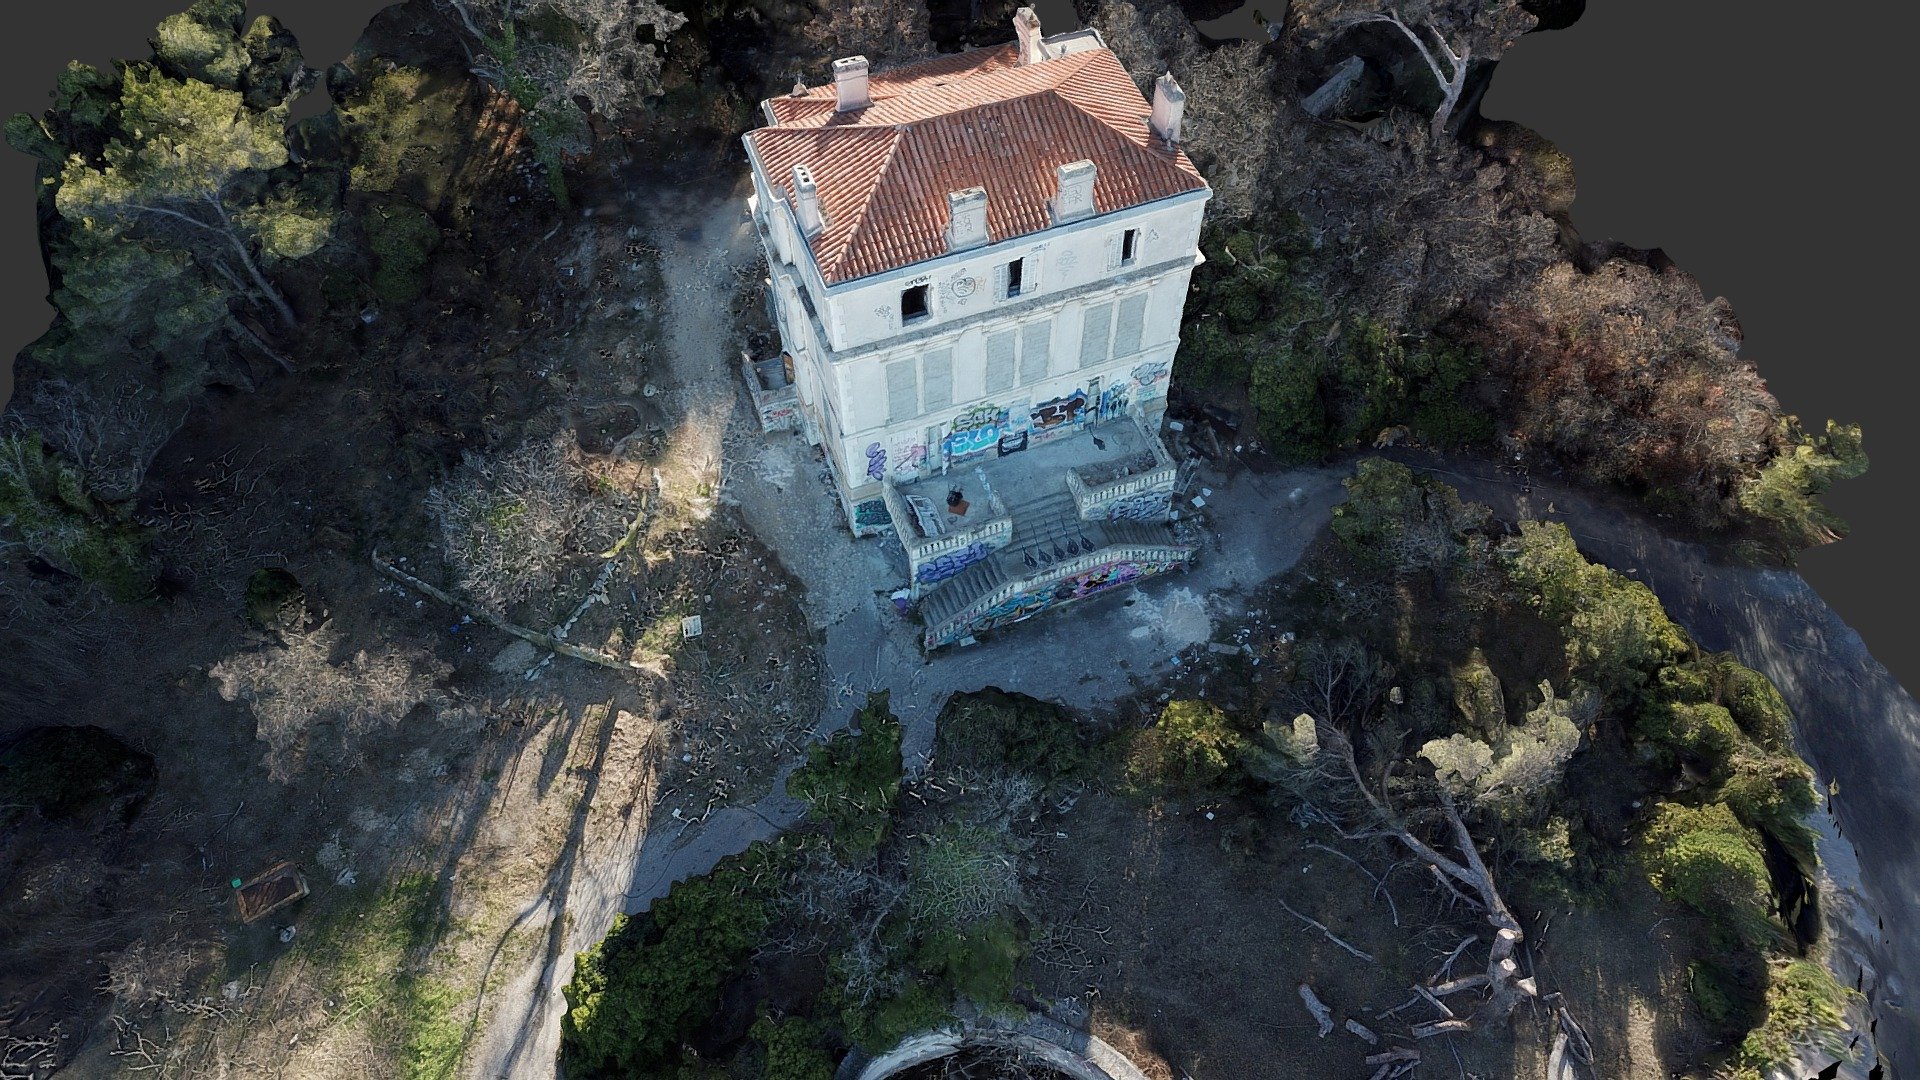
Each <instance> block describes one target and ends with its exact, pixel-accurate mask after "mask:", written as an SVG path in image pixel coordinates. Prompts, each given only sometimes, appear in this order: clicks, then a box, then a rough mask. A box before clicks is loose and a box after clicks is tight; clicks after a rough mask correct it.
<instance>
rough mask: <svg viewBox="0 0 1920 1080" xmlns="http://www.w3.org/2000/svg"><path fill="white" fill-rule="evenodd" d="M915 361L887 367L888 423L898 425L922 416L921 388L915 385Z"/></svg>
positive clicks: (899, 361)
mask: <svg viewBox="0 0 1920 1080" xmlns="http://www.w3.org/2000/svg"><path fill="white" fill-rule="evenodd" d="M918 381H919V380H918V379H916V378H915V377H914V371H913V361H911V360H898V361H895V362H894V363H891V364H888V365H887V423H889V424H897V423H900V422H901V421H902V420H911V419H913V418H914V417H916V416H919V415H920V395H919V390H920V388H919V387H918V386H916V385H915V383H917V382H918Z"/></svg>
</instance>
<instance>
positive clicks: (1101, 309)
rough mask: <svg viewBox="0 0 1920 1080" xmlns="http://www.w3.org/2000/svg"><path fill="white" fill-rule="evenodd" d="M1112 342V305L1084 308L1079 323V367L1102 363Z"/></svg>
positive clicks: (1104, 361) (1096, 305)
mask: <svg viewBox="0 0 1920 1080" xmlns="http://www.w3.org/2000/svg"><path fill="white" fill-rule="evenodd" d="M1112 344H1113V305H1112V304H1095V305H1093V306H1092V307H1090V308H1088V309H1087V310H1086V314H1085V316H1084V318H1083V320H1082V322H1081V323H1080V367H1081V368H1082V369H1083V370H1084V369H1086V368H1090V367H1093V366H1094V365H1096V364H1104V363H1106V361H1107V358H1108V356H1109V355H1111V354H1109V353H1108V352H1107V350H1108V348H1109V347H1111V346H1112Z"/></svg>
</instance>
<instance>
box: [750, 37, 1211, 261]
mask: <svg viewBox="0 0 1920 1080" xmlns="http://www.w3.org/2000/svg"><path fill="white" fill-rule="evenodd" d="M1014 60H1015V51H1014V46H1012V45H1005V46H1000V47H996V48H990V49H975V50H972V51H970V52H965V53H958V54H956V55H954V56H950V57H940V58H937V59H935V60H930V61H926V62H923V63H920V64H913V65H910V66H908V67H905V68H899V69H896V70H894V71H891V72H877V73H874V74H873V75H872V76H870V78H869V82H868V95H869V98H870V99H871V101H872V104H870V105H868V106H867V107H866V108H864V109H858V110H854V111H851V112H844V113H841V112H835V111H834V106H835V91H834V88H833V86H832V85H831V84H829V85H826V86H818V87H812V88H809V89H808V90H806V91H805V92H804V93H803V94H799V95H787V96H785V97H780V98H775V99H773V100H772V101H770V102H769V103H768V105H769V108H770V109H771V110H772V112H773V114H774V115H775V116H776V117H778V118H779V121H780V122H779V123H778V124H775V125H774V126H772V127H764V128H760V129H758V130H756V131H753V132H750V133H748V135H747V139H748V142H749V143H750V144H751V147H752V150H753V153H754V154H755V156H756V157H757V158H758V159H759V161H760V164H761V166H762V168H764V169H765V172H766V177H767V180H768V181H769V182H770V183H772V184H774V185H776V186H777V187H778V188H779V189H780V190H781V192H782V193H783V195H784V196H785V197H786V198H787V199H789V200H791V199H792V198H793V197H794V192H793V167H794V166H795V165H805V166H807V168H808V169H809V170H810V171H811V172H812V173H813V178H814V182H815V184H816V186H817V187H818V189H819V193H820V204H821V209H822V210H823V211H824V213H825V215H826V219H827V225H826V228H824V229H822V230H821V231H820V232H819V233H818V234H816V235H815V236H814V237H813V239H812V241H811V247H812V249H813V254H814V259H815V261H816V262H817V263H818V264H819V266H820V273H821V276H822V277H823V278H825V279H826V281H827V283H828V284H837V283H839V282H843V281H851V280H853V279H855V278H860V277H865V276H867V275H869V274H877V273H881V272H883V271H887V270H893V269H897V268H899V267H902V266H909V265H912V264H913V263H917V262H923V261H925V260H927V259H932V258H937V257H938V256H940V255H943V254H945V253H946V250H947V245H946V226H947V193H948V192H951V191H959V190H962V189H965V188H970V187H976V186H978V187H984V188H986V189H987V235H988V238H989V240H990V241H991V242H994V243H998V242H1000V241H1002V240H1006V239H1009V238H1011V237H1015V236H1021V235H1025V234H1027V233H1033V232H1038V231H1040V230H1042V229H1045V228H1047V227H1048V226H1049V225H1050V224H1051V217H1050V215H1049V213H1048V210H1047V200H1048V199H1049V198H1051V197H1052V195H1053V194H1054V188H1055V184H1056V179H1055V172H1054V170H1055V169H1056V168H1058V167H1059V166H1061V165H1064V164H1066V163H1068V162H1071V161H1079V160H1081V159H1090V160H1092V161H1093V163H1094V165H1095V170H1096V171H1095V176H1094V187H1093V202H1094V211H1095V213H1099V214H1106V213H1111V212H1113V211H1115V210H1122V209H1125V208H1127V207H1129V206H1138V205H1140V204H1141V203H1146V202H1151V201H1153V200H1156V199H1163V198H1166V197H1168V196H1171V195H1178V194H1180V193H1182V192H1187V191H1197V190H1200V189H1202V188H1205V187H1206V181H1205V180H1204V179H1202V178H1201V176H1200V172H1199V170H1197V169H1195V168H1194V167H1193V162H1192V161H1190V160H1188V158H1187V155H1186V154H1185V153H1184V152H1182V151H1180V150H1168V149H1167V148H1166V147H1165V144H1164V143H1162V142H1161V141H1160V140H1159V139H1157V138H1154V137H1153V136H1152V133H1151V131H1150V130H1149V128H1148V126H1147V118H1148V116H1149V115H1150V113H1151V110H1150V109H1149V107H1148V105H1147V102H1146V101H1145V99H1143V98H1142V97H1141V96H1140V90H1139V88H1138V87H1136V86H1135V85H1134V82H1133V79H1132V77H1130V76H1129V75H1128V74H1127V72H1126V69H1125V68H1123V67H1122V66H1121V65H1120V60H1119V58H1118V57H1116V56H1114V54H1113V53H1112V52H1110V51H1108V50H1106V49H1088V50H1085V51H1082V52H1077V53H1072V54H1069V55H1067V56H1064V57H1060V58H1057V59H1052V60H1045V61H1042V62H1040V63H1036V64H1016V63H1015V62H1014Z"/></svg>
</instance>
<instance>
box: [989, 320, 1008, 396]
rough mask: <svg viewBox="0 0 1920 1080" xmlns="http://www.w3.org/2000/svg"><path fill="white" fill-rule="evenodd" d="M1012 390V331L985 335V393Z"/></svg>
mask: <svg viewBox="0 0 1920 1080" xmlns="http://www.w3.org/2000/svg"><path fill="white" fill-rule="evenodd" d="M1011 389H1013V331H1011V330H1002V331H1001V332H1000V333H997V334H988V335H987V393H989V394H998V393H1000V392H1002V391H1005V390H1011Z"/></svg>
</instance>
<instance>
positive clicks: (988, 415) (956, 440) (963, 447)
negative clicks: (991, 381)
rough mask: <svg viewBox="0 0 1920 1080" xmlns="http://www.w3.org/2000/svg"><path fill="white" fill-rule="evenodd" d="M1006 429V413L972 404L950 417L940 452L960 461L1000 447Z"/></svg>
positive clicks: (1003, 410) (990, 407)
mask: <svg viewBox="0 0 1920 1080" xmlns="http://www.w3.org/2000/svg"><path fill="white" fill-rule="evenodd" d="M1006 429H1007V410H1005V409H1003V408H1000V407H999V406H998V405H988V404H983V405H975V406H973V407H972V408H970V409H968V410H967V411H965V412H963V413H961V414H960V415H958V416H956V417H954V418H953V424H952V426H951V427H949V428H948V429H947V430H948V435H947V437H946V438H944V439H941V440H940V452H941V453H943V454H945V455H946V456H948V457H950V458H960V457H966V456H967V455H969V454H978V453H980V452H981V451H983V450H991V449H993V448H994V447H996V446H998V445H1000V436H1002V435H1004V434H1006Z"/></svg>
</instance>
